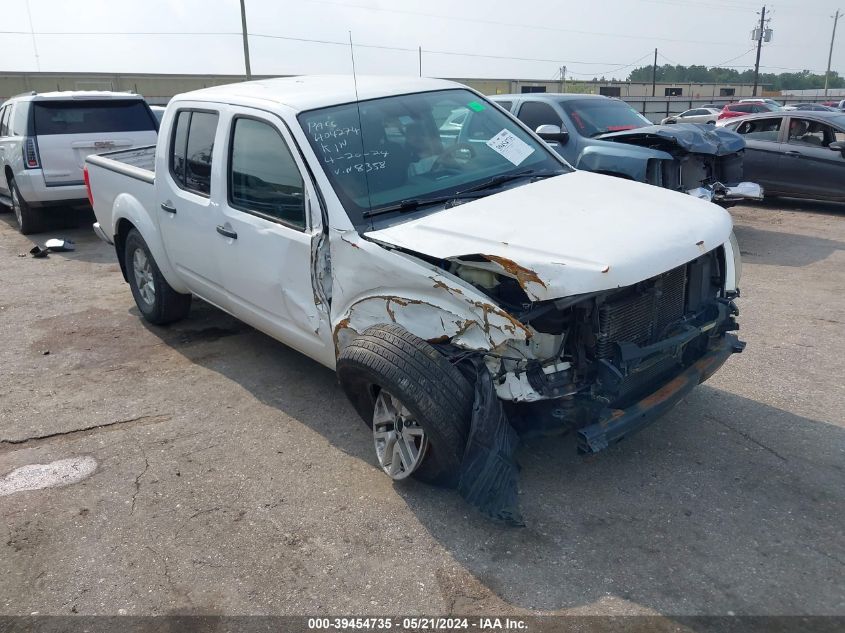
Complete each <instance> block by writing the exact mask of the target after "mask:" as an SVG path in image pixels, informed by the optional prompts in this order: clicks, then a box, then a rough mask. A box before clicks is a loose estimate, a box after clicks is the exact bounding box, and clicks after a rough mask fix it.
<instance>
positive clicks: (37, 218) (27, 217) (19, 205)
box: [9, 178, 45, 235]
mask: <svg viewBox="0 0 845 633" xmlns="http://www.w3.org/2000/svg"><path fill="white" fill-rule="evenodd" d="M9 197H10V198H11V200H12V211H13V212H14V214H15V220H17V222H18V230H19V231H20V232H21V233H22V234H23V235H30V234H31V233H39V232H41V231H43V230H44V228H45V227H44V213H43V211H40V210H39V209H33V208H32V207H31V206H29V204H28V203H27V201H26V200H24V199H23V196H22V195H21V192H20V190H19V189H18V185H17V183H16V182H15V180H14V178H10V179H9Z"/></svg>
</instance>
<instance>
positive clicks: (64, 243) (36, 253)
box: [21, 238, 76, 258]
mask: <svg viewBox="0 0 845 633" xmlns="http://www.w3.org/2000/svg"><path fill="white" fill-rule="evenodd" d="M75 250H76V244H75V243H74V242H73V240H60V239H57V238H51V239H49V240H47V241H46V242H44V246H38V244H36V245H35V246H33V247H32V248H31V249H29V253H30V255H32V256H33V257H36V258H41V257H47V255H48V254H49V253H64V252H67V251H75ZM21 257H25V255H21Z"/></svg>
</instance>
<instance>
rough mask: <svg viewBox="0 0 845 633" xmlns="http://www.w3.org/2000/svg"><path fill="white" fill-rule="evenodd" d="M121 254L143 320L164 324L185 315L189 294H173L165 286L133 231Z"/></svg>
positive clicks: (150, 256) (189, 301) (159, 273)
mask: <svg viewBox="0 0 845 633" xmlns="http://www.w3.org/2000/svg"><path fill="white" fill-rule="evenodd" d="M123 253H124V255H123V263H124V269H125V270H126V278H127V279H128V281H129V287H130V288H131V289H132V296H133V297H134V298H135V305H137V306H138V310H139V311H140V312H141V314H142V315H143V317H144V318H145V319H146V320H147V321H149V322H150V323H154V324H156V325H164V324H166V323H172V322H173V321H178V320H180V319H184V318H185V317H186V316H188V312H189V311H190V309H191V295H189V294H181V293H179V292H176V291H175V290H174V289H173V287H172V286H171V285H170V284H169V283H167V280H166V279H165V278H164V276H163V275H162V274H161V271H160V270H159V269H158V266H157V265H156V262H155V259H153V256H152V254H151V253H150V249H149V247H148V246H147V243H146V242H145V241H144V238H143V237H141V234H140V233H139V232H138V230H137V229H132V230H131V231H129V234H128V235H127V236H126V244H125V247H124V251H123Z"/></svg>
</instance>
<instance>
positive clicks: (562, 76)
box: [560, 66, 566, 93]
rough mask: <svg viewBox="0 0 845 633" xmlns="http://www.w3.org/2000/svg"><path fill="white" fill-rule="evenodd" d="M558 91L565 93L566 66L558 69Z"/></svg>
mask: <svg viewBox="0 0 845 633" xmlns="http://www.w3.org/2000/svg"><path fill="white" fill-rule="evenodd" d="M560 91H561V92H563V93H565V92H566V66H561V67H560Z"/></svg>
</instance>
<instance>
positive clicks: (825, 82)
mask: <svg viewBox="0 0 845 633" xmlns="http://www.w3.org/2000/svg"><path fill="white" fill-rule="evenodd" d="M837 22H839V10H838V9H837V11H836V15H835V16H833V35H831V36H830V53H828V55H827V72H825V74H824V96H825V97H826V96H827V81H828V78H829V77H830V60H831V58H832V57H833V42H834V40H835V39H836V23H837Z"/></svg>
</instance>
